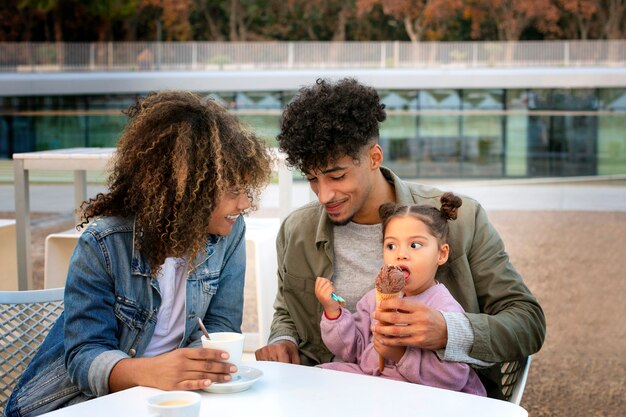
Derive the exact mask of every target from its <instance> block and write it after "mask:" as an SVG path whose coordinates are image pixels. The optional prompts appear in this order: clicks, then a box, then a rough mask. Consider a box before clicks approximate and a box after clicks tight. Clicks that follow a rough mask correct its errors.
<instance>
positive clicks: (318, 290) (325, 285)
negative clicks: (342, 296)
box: [315, 277, 341, 319]
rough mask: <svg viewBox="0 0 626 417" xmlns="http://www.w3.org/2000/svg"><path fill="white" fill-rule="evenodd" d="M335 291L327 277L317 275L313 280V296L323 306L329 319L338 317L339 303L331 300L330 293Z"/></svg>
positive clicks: (339, 311)
mask: <svg viewBox="0 0 626 417" xmlns="http://www.w3.org/2000/svg"><path fill="white" fill-rule="evenodd" d="M334 291H335V287H333V284H332V282H330V280H329V279H327V278H322V277H317V279H316V280H315V296H316V297H317V299H318V300H319V302H320V304H321V305H322V307H323V308H324V313H325V314H326V316H327V317H328V318H329V319H335V318H337V317H339V314H340V313H341V304H339V302H338V301H335V300H333V298H332V297H331V294H332V293H333V292H334Z"/></svg>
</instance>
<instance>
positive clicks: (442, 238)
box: [378, 192, 463, 245]
mask: <svg viewBox="0 0 626 417" xmlns="http://www.w3.org/2000/svg"><path fill="white" fill-rule="evenodd" d="M440 201H441V208H439V209H438V208H437V207H432V206H427V205H418V204H414V205H410V206H405V205H400V204H396V203H386V204H382V205H381V206H380V207H379V209H378V214H379V215H380V218H381V220H382V227H383V240H384V239H385V233H386V231H387V225H388V224H389V221H390V220H391V219H393V218H395V217H405V216H413V217H415V218H416V219H418V220H421V221H422V222H424V224H425V225H426V226H427V227H428V229H429V230H430V232H431V233H432V235H433V236H435V237H436V238H437V241H438V242H439V244H440V245H443V244H444V243H447V242H448V231H449V227H448V220H455V219H456V218H457V214H458V210H459V207H461V205H462V204H463V200H462V199H461V197H458V196H456V195H454V194H452V193H449V192H447V193H443V195H442V196H441V199H440Z"/></svg>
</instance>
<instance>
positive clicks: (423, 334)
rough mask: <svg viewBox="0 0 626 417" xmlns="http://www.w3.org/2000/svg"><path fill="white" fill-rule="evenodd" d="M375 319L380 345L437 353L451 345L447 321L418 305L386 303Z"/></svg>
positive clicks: (424, 306) (375, 331) (405, 301)
mask: <svg viewBox="0 0 626 417" xmlns="http://www.w3.org/2000/svg"><path fill="white" fill-rule="evenodd" d="M372 318H373V319H375V320H376V322H375V323H374V325H373V326H372V333H373V336H374V338H375V339H376V340H377V343H380V344H381V345H385V346H413V347H418V348H422V349H428V350H437V349H441V348H444V347H446V344H447V343H448V330H447V327H446V320H445V319H444V318H443V315H442V314H441V312H439V311H438V310H433V309H431V308H429V307H427V306H426V305H424V304H422V303H420V302H417V301H413V300H407V299H402V298H401V299H391V300H383V301H381V303H380V306H379V307H378V309H376V310H375V311H374V312H373V313H372ZM383 356H384V355H383Z"/></svg>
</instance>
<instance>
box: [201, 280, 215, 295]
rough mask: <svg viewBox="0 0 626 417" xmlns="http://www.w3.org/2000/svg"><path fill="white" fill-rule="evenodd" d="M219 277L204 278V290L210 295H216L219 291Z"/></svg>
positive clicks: (202, 285)
mask: <svg viewBox="0 0 626 417" xmlns="http://www.w3.org/2000/svg"><path fill="white" fill-rule="evenodd" d="M218 282H219V278H214V279H213V278H211V279H203V280H202V284H201V287H202V291H203V292H204V293H206V294H208V295H210V296H213V295H215V293H216V292H217V288H218V287H219V285H218Z"/></svg>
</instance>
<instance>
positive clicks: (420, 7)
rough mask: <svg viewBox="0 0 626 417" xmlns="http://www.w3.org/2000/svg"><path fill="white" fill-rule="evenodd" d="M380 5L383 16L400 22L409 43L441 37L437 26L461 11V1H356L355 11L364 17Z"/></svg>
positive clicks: (441, 25) (442, 24)
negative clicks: (389, 16)
mask: <svg viewBox="0 0 626 417" xmlns="http://www.w3.org/2000/svg"><path fill="white" fill-rule="evenodd" d="M377 5H380V6H381V7H382V9H383V12H384V13H385V14H388V15H391V16H394V17H395V18H397V19H398V20H400V21H401V22H402V23H403V25H404V29H405V30H406V33H407V35H408V37H409V39H411V42H419V41H421V40H425V39H428V40H434V39H439V38H440V37H441V36H442V33H441V32H442V31H441V29H440V30H435V28H436V27H437V26H439V27H444V26H445V21H446V20H448V19H453V18H454V17H455V16H456V15H457V13H458V12H459V11H460V10H461V7H462V5H463V2H462V1H461V0H412V1H409V0H357V11H358V13H359V15H360V16H364V15H365V14H366V13H368V12H369V11H370V10H372V8H373V7H375V6H377Z"/></svg>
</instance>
